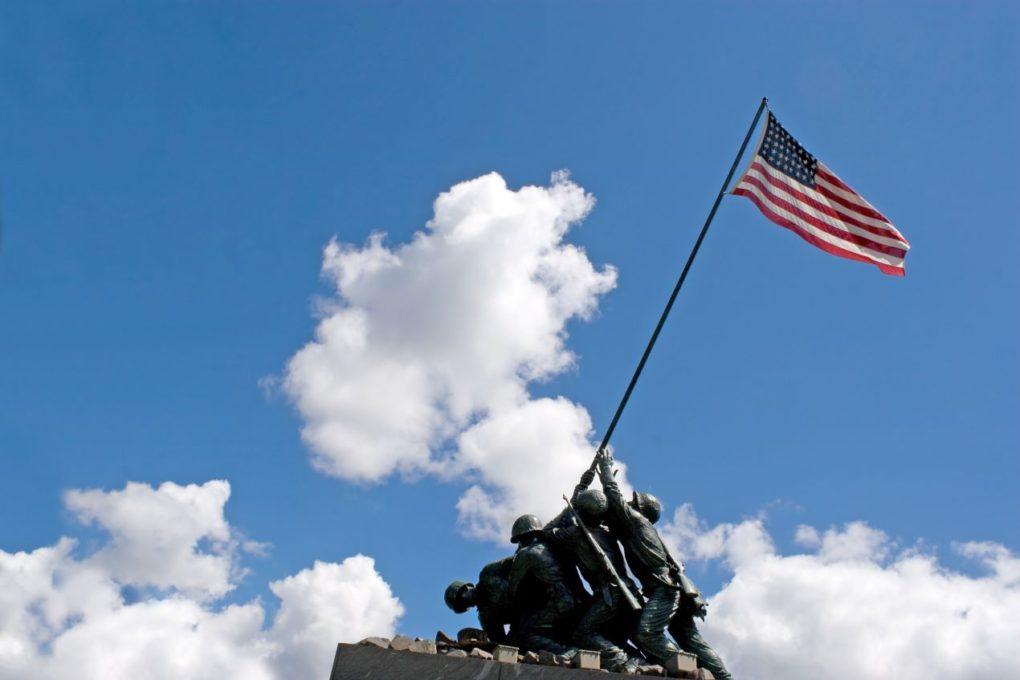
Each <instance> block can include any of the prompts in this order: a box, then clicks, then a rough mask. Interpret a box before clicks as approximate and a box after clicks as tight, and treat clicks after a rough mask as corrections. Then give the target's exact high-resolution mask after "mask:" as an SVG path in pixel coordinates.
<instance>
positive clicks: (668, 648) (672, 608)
mask: <svg viewBox="0 0 1020 680" xmlns="http://www.w3.org/2000/svg"><path fill="white" fill-rule="evenodd" d="M645 600H646V601H645V607H644V609H643V610H642V611H641V618H640V619H638V624H637V628H636V629H635V630H634V635H633V640H634V644H636V645H637V647H638V649H640V650H641V653H642V654H644V655H645V656H647V657H648V658H649V659H651V660H652V661H654V662H655V663H658V664H665V663H666V659H668V658H670V657H671V656H673V655H674V654H676V653H677V647H676V645H674V644H673V643H672V642H671V641H670V639H669V638H668V637H666V626H668V625H669V622H670V620H671V619H672V618H673V614H674V613H676V610H677V606H678V605H679V604H680V591H679V590H677V589H676V588H670V587H668V586H665V585H662V586H656V587H654V588H652V589H651V590H645Z"/></svg>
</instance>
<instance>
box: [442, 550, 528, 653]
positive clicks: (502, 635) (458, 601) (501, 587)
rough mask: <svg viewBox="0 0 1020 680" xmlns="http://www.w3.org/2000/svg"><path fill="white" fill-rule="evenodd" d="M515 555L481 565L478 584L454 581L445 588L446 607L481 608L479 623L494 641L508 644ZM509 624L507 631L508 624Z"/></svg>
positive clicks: (458, 611)
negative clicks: (511, 570)
mask: <svg viewBox="0 0 1020 680" xmlns="http://www.w3.org/2000/svg"><path fill="white" fill-rule="evenodd" d="M513 562H514V558H513V556H511V557H505V558H503V559H501V560H498V561H496V562H492V563H491V564H487V565H485V566H484V567H482V572H481V573H480V574H479V575H478V585H475V584H473V583H468V582H466V581H454V582H453V583H451V584H450V585H449V586H448V587H447V589H446V595H445V596H444V599H445V600H446V606H447V607H449V608H450V609H452V610H453V611H455V612H456V613H458V614H463V613H464V612H466V611H467V610H468V609H470V608H471V607H478V623H479V624H480V625H481V627H482V630H484V631H485V634H486V635H488V636H489V639H490V640H492V641H493V642H498V643H500V644H507V643H509V637H510V635H512V634H513V632H514V631H513V621H514V610H513V605H512V603H511V601H510V569H511V567H512V566H513ZM507 625H509V626H510V633H509V634H508V633H507V630H506V626H507Z"/></svg>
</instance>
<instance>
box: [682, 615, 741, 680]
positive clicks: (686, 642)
mask: <svg viewBox="0 0 1020 680" xmlns="http://www.w3.org/2000/svg"><path fill="white" fill-rule="evenodd" d="M669 632H670V633H671V634H672V635H673V639H675V640H676V643H677V644H678V645H680V649H682V650H684V651H685V652H688V653H690V654H693V655H694V656H696V657H698V665H699V666H701V667H702V668H704V669H707V670H710V671H712V675H714V676H715V677H716V678H717V680H733V676H732V675H730V672H729V671H728V670H726V666H725V665H723V662H722V659H720V658H719V655H718V654H716V653H715V650H714V649H712V648H711V647H710V646H709V644H708V643H707V642H705V639H704V638H703V637H701V633H700V632H698V627H697V626H696V625H695V623H694V616H693V615H691V614H690V613H689V612H678V613H677V615H676V616H674V617H673V621H672V622H671V623H670V624H669Z"/></svg>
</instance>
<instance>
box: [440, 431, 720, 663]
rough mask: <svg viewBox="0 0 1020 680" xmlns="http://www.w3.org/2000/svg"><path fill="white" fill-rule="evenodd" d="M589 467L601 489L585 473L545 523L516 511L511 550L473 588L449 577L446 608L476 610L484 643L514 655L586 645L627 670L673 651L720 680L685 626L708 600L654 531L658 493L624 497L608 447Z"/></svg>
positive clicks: (706, 650)
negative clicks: (492, 643)
mask: <svg viewBox="0 0 1020 680" xmlns="http://www.w3.org/2000/svg"><path fill="white" fill-rule="evenodd" d="M593 468H597V470H598V476H599V478H600V480H601V482H602V488H603V491H599V490H597V489H590V488H588V487H589V486H591V483H592V482H593V481H594V479H595V469H590V470H587V471H585V473H584V474H583V475H581V481H580V483H579V484H578V485H577V487H576V488H575V489H574V494H573V497H572V498H571V499H570V500H569V501H568V503H567V506H568V507H567V508H566V509H565V510H564V511H563V512H562V513H560V515H559V516H557V517H556V518H555V519H553V520H552V521H551V522H549V523H548V524H546V525H544V526H543V525H542V523H541V522H540V521H539V519H538V518H537V517H535V516H534V515H523V516H522V517H519V518H518V519H517V521H515V522H514V524H513V528H512V529H511V535H510V540H511V541H512V542H513V543H516V544H517V551H516V553H515V554H514V555H512V556H511V557H506V558H504V559H502V560H499V561H497V562H493V563H492V564H488V565H486V566H485V567H484V568H483V569H482V571H481V573H480V574H479V576H478V583H477V584H474V583H467V582H464V581H454V582H453V583H451V584H450V586H449V587H448V588H447V589H446V598H445V599H446V604H447V605H448V606H449V607H450V608H451V609H452V610H453V611H455V612H457V613H463V612H465V611H467V610H468V609H469V608H471V607H476V608H477V609H478V620H479V622H480V623H481V626H482V629H483V630H484V631H485V632H486V633H487V634H488V636H489V637H490V638H491V639H492V640H493V641H495V642H499V643H505V644H511V645H515V646H517V647H519V648H520V649H521V650H522V651H534V652H541V651H547V652H552V653H554V654H560V655H564V656H566V657H570V656H572V655H573V654H575V653H576V650H578V649H588V650H594V651H598V652H599V653H600V655H601V661H602V667H603V668H606V669H608V670H610V671H614V672H620V673H629V674H633V673H635V672H636V671H637V669H638V667H640V666H641V665H643V664H646V663H648V662H649V661H650V662H653V663H656V664H661V665H666V664H667V662H668V660H669V659H670V658H671V657H672V656H674V655H675V654H676V653H677V652H678V649H681V650H683V651H685V652H688V653H691V654H694V655H695V656H697V658H698V665H699V666H700V667H702V668H705V669H707V670H709V671H711V672H712V675H714V676H715V677H716V678H720V679H721V680H729V678H731V676H730V674H729V672H728V671H727V670H726V667H725V666H724V665H723V663H722V660H721V659H720V658H719V656H718V655H717V654H716V653H715V652H714V651H713V650H712V648H711V647H709V646H708V644H706V643H705V641H704V640H703V639H702V638H701V635H700V633H699V632H698V628H697V626H696V625H695V622H694V619H695V617H697V618H704V616H705V609H706V605H707V603H706V602H705V600H704V599H702V597H701V595H700V593H699V592H698V590H697V588H695V587H694V584H693V583H691V581H690V580H689V579H688V578H687V576H686V574H685V573H684V570H683V566H682V565H681V564H680V563H678V562H676V561H675V560H674V559H673V558H672V556H670V553H669V551H668V550H667V549H666V546H665V544H664V543H663V541H662V538H661V537H660V536H659V532H658V531H656V529H655V526H654V525H655V523H656V522H657V521H658V519H659V516H660V514H661V513H662V506H661V504H660V503H659V501H658V499H656V498H655V496H652V495H651V494H647V493H637V492H635V493H634V496H633V498H632V499H631V500H629V501H628V500H626V499H625V498H624V497H623V494H622V493H621V492H620V487H619V485H618V484H617V483H616V480H615V477H614V471H613V458H612V456H611V454H609V453H608V452H607V451H600V452H599V454H598V456H597V457H596V465H595V466H593ZM621 545H622V550H621ZM625 555H626V559H625V558H624V556H625ZM628 567H629V568H630V573H632V574H633V575H634V577H635V578H636V579H637V581H638V582H639V583H640V584H641V587H640V590H639V589H638V587H637V586H636V585H635V583H634V581H633V580H632V579H631V578H630V577H629V576H628V573H627V568H628ZM578 571H580V573H581V576H583V577H584V580H585V581H587V583H588V585H589V586H590V587H591V590H592V593H589V592H588V591H587V590H585V588H584V586H583V585H582V583H581V580H580V578H579V577H578ZM667 633H668V634H667ZM671 638H672V639H671ZM646 660H647V661H646Z"/></svg>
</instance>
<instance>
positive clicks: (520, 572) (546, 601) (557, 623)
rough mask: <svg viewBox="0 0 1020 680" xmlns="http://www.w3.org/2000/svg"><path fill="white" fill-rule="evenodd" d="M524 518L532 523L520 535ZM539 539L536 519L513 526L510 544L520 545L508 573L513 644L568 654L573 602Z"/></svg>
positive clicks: (557, 567)
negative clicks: (514, 614)
mask: <svg viewBox="0 0 1020 680" xmlns="http://www.w3.org/2000/svg"><path fill="white" fill-rule="evenodd" d="M526 518H528V519H529V520H534V522H533V524H532V525H530V526H527V527H525V529H526V531H521V530H519V528H518V527H519V525H520V524H521V522H522V520H524V519H526ZM541 535H542V525H541V524H540V523H539V522H538V519H537V518H534V517H531V516H527V515H526V516H525V517H522V518H520V519H518V521H517V522H515V523H514V531H513V536H512V538H511V540H512V541H514V542H520V543H521V545H520V547H519V548H518V549H517V553H516V554H515V555H514V558H513V566H512V567H511V569H510V583H509V587H510V598H511V600H512V601H513V602H514V604H515V605H516V606H517V609H518V611H519V612H520V619H519V625H518V627H517V629H516V632H515V634H514V638H515V640H514V641H515V642H516V644H517V646H518V647H520V648H521V649H526V650H531V651H540V650H546V651H550V652H553V653H554V654H572V653H573V651H574V650H573V649H572V648H570V647H568V646H567V645H566V644H563V641H564V640H566V639H568V638H569V632H570V628H571V626H572V625H573V624H574V618H575V615H576V609H577V598H576V597H575V595H574V593H573V592H572V590H571V588H570V587H569V586H568V584H567V582H566V580H565V577H564V573H563V569H562V568H561V566H560V563H559V561H558V560H557V559H556V557H555V556H554V555H553V552H552V550H550V548H549V546H548V545H546V544H545V543H543V542H542V540H541Z"/></svg>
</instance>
